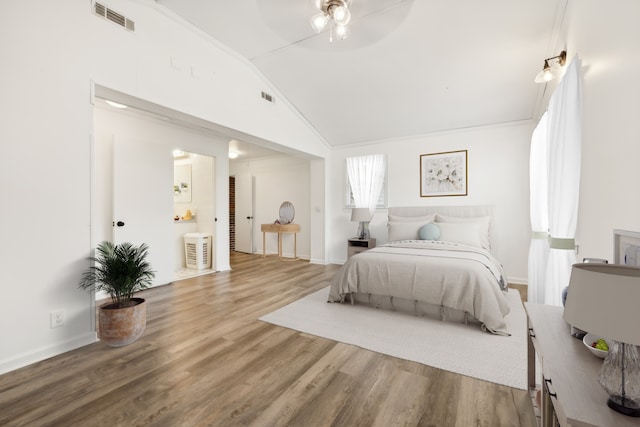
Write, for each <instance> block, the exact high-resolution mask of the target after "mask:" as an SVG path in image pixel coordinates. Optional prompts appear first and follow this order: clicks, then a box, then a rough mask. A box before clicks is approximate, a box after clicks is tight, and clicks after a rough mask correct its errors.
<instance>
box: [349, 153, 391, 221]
mask: <svg viewBox="0 0 640 427" xmlns="http://www.w3.org/2000/svg"><path fill="white" fill-rule="evenodd" d="M347 173H348V174H349V185H350V186H351V192H352V193H353V199H354V201H355V207H356V208H369V212H370V213H371V215H373V212H374V211H375V209H376V205H377V203H378V199H379V198H380V191H382V185H383V183H384V174H385V161H384V155H383V154H370V155H367V156H359V157H348V158H347Z"/></svg>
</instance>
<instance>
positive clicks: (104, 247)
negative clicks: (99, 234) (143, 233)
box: [78, 240, 155, 308]
mask: <svg viewBox="0 0 640 427" xmlns="http://www.w3.org/2000/svg"><path fill="white" fill-rule="evenodd" d="M148 250H149V247H148V246H147V245H146V244H145V243H142V244H141V245H140V246H135V245H133V244H132V243H128V242H125V243H120V244H118V245H114V244H113V243H112V242H109V241H106V240H105V241H103V242H101V243H100V244H99V245H98V247H97V248H96V254H95V256H93V257H89V258H88V260H89V261H92V262H93V265H91V266H90V267H89V270H87V271H86V272H85V273H84V274H83V275H82V278H81V280H80V284H79V285H78V286H79V287H80V288H81V289H84V290H92V289H95V290H96V291H104V292H106V293H108V294H109V296H110V297H111V301H112V304H113V305H114V306H115V307H117V308H122V307H128V306H131V305H135V302H133V301H132V298H133V294H134V293H135V292H138V291H141V290H143V289H146V288H148V287H149V286H150V285H151V281H152V280H153V278H154V277H155V271H153V270H152V269H151V265H150V264H149V262H148V261H147V255H148Z"/></svg>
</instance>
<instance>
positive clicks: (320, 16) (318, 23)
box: [311, 12, 329, 33]
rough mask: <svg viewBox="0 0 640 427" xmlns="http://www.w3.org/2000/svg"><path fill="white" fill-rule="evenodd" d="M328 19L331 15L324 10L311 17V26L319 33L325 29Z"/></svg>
mask: <svg viewBox="0 0 640 427" xmlns="http://www.w3.org/2000/svg"><path fill="white" fill-rule="evenodd" d="M328 21H329V15H327V14H326V13H324V12H320V13H317V14H315V15H313V16H312V17H311V28H313V30H314V31H315V32H316V33H319V32H321V31H322V30H324V27H325V26H326V25H327V22H328Z"/></svg>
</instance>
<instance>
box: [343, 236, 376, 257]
mask: <svg viewBox="0 0 640 427" xmlns="http://www.w3.org/2000/svg"><path fill="white" fill-rule="evenodd" d="M375 247H376V239H357V238H353V239H349V240H348V242H347V259H349V258H351V257H352V256H354V255H355V254H357V253H360V252H364V251H366V250H367V249H371V248H375Z"/></svg>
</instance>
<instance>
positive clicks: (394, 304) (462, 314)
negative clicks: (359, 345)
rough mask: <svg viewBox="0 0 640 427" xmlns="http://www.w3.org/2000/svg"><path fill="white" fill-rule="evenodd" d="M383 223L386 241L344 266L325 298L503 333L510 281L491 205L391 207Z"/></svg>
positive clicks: (352, 258)
mask: <svg viewBox="0 0 640 427" xmlns="http://www.w3.org/2000/svg"><path fill="white" fill-rule="evenodd" d="M427 224H431V225H427ZM387 227H388V231H389V239H388V240H389V241H388V243H386V244H383V245H380V246H378V247H376V248H373V249H370V250H368V251H365V252H361V253H359V254H357V255H354V256H352V257H351V258H349V260H348V261H347V262H346V263H345V264H344V265H343V266H342V268H341V269H340V271H339V272H338V273H337V274H336V276H335V277H334V279H333V280H332V282H331V287H330V292H329V298H328V301H329V302H339V303H344V302H351V303H352V304H354V303H366V304H370V305H373V306H375V307H378V308H381V309H391V310H402V311H410V312H413V313H415V314H417V315H425V316H430V317H433V316H437V317H439V318H440V319H442V320H448V321H460V322H465V323H478V324H479V325H480V327H481V329H482V330H485V331H487V332H491V333H493V334H500V335H509V331H508V328H507V326H506V323H505V320H504V316H505V315H506V314H508V313H509V304H508V301H507V298H506V295H505V293H506V292H507V287H508V284H507V279H506V276H505V274H504V271H503V269H502V265H501V264H500V263H499V262H498V260H497V259H496V258H495V256H494V255H493V253H494V252H495V225H494V213H493V207H491V206H441V207H394V208H389V213H388V223H387ZM434 230H435V232H434ZM421 235H422V238H420V237H421ZM436 235H437V236H436ZM434 237H437V239H434Z"/></svg>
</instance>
